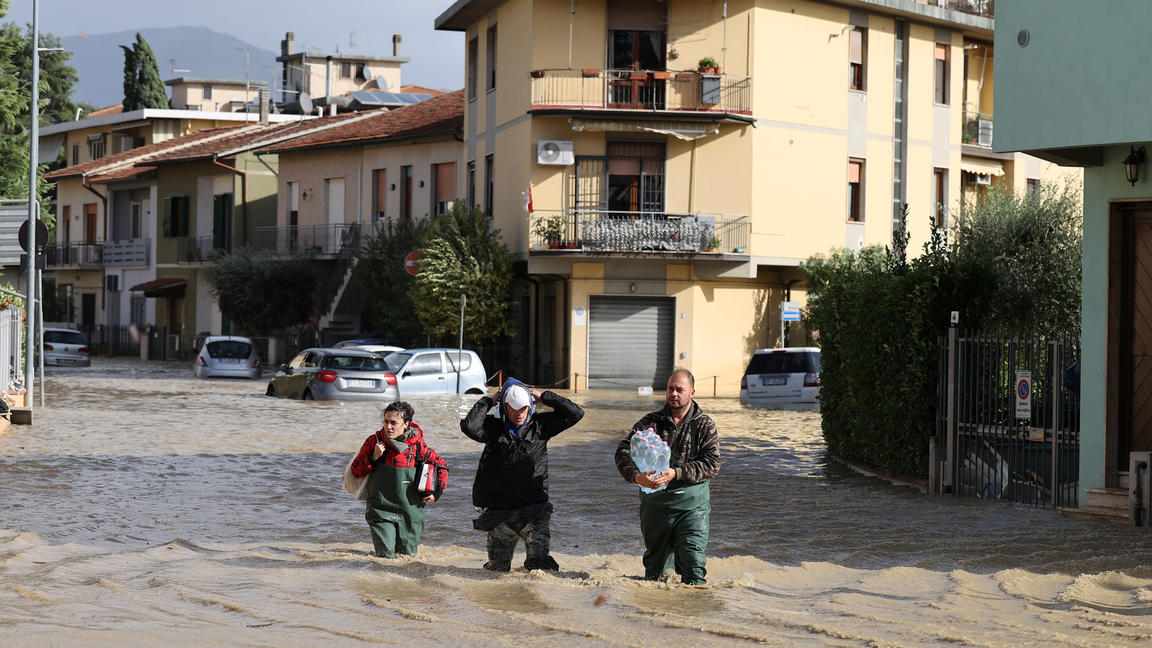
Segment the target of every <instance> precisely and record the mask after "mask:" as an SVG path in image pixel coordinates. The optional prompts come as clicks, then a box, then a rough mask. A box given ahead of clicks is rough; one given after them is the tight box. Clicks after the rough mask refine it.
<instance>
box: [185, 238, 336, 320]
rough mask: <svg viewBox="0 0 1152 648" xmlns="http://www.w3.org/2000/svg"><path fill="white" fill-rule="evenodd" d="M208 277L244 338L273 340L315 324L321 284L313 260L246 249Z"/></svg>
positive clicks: (219, 260) (219, 262) (223, 258)
mask: <svg viewBox="0 0 1152 648" xmlns="http://www.w3.org/2000/svg"><path fill="white" fill-rule="evenodd" d="M205 272H206V274H207V279H208V283H209V284H211V286H212V294H213V295H214V296H215V297H216V300H217V303H218V304H219V305H220V313H221V314H222V315H223V316H224V317H227V318H228V319H229V320H231V321H232V323H233V324H234V325H235V327H236V329H237V330H238V331H239V332H241V333H247V334H250V335H271V334H273V333H276V332H278V331H282V330H284V329H290V328H292V327H295V326H300V325H303V324H307V323H309V322H310V321H311V320H312V319H313V318H314V315H315V310H316V290H317V286H318V280H317V277H316V273H315V272H314V270H313V263H312V260H311V259H309V258H308V257H305V256H292V257H276V256H272V255H269V254H267V253H263V252H259V251H255V250H252V249H250V248H240V249H238V250H235V251H233V252H232V253H230V254H222V255H219V256H218V257H216V259H215V263H214V264H212V265H209V266H208V267H207V269H206V270H205Z"/></svg>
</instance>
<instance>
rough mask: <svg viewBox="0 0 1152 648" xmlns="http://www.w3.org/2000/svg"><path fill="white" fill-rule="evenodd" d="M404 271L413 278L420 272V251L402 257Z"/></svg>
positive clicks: (413, 251)
mask: <svg viewBox="0 0 1152 648" xmlns="http://www.w3.org/2000/svg"><path fill="white" fill-rule="evenodd" d="M404 269H405V270H406V271H408V274H410V275H412V276H413V277H415V276H416V273H417V272H420V250H412V251H411V252H409V253H408V255H407V256H405V257H404Z"/></svg>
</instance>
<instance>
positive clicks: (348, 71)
mask: <svg viewBox="0 0 1152 648" xmlns="http://www.w3.org/2000/svg"><path fill="white" fill-rule="evenodd" d="M340 78H341V79H351V78H352V62H351V61H341V62H340Z"/></svg>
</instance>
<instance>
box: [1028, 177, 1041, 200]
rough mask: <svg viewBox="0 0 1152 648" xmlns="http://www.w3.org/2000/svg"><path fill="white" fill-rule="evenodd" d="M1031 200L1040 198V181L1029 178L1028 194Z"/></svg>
mask: <svg viewBox="0 0 1152 648" xmlns="http://www.w3.org/2000/svg"><path fill="white" fill-rule="evenodd" d="M1027 196H1028V197H1029V198H1039V197H1040V180H1038V179H1036V178H1028V193H1027Z"/></svg>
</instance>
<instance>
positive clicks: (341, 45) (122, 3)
mask: <svg viewBox="0 0 1152 648" xmlns="http://www.w3.org/2000/svg"><path fill="white" fill-rule="evenodd" d="M39 4H40V18H39V27H40V30H41V31H45V32H50V33H53V34H55V35H57V36H61V37H63V36H69V35H78V34H105V33H112V32H120V31H125V30H134V29H142V28H146V27H177V26H181V25H202V26H205V27H208V28H210V29H212V30H214V31H218V32H222V33H225V34H230V35H232V36H235V37H237V38H239V39H242V40H244V41H246V42H248V43H249V44H251V45H255V46H257V47H260V48H263V49H267V50H271V51H273V52H279V51H280V41H281V40H282V39H283V38H284V33H285V32H289V31H291V32H295V33H296V42H297V44H298V45H297V47H304V46H307V47H308V48H309V49H316V50H321V51H335V50H337V49H339V51H341V52H359V53H364V54H383V55H388V54H391V53H392V34H401V35H402V36H403V39H404V40H403V44H402V46H401V48H402V49H401V55H402V56H408V57H410V58H411V59H412V61H411V62H410V63H408V64H407V65H405V66H404V82H405V83H418V84H421V85H425V86H430V87H434V88H445V89H454V88H459V87H462V86H463V84H464V35H463V34H461V33H459V32H438V31H436V30H435V29H433V23H434V21H435V19H436V16H438V15H439V14H440V13H441V12H443V11H444V10H445V9H447V8H448V7H449V6H451V4H452V2H451V0H319V1H318V0H308V1H304V0H271V1H269V0H264V1H260V0H255V1H251V0H250V1H247V2H246V1H245V0H194V1H189V0H97V1H93V0H40V3H39ZM32 7H33V0H12V1H11V6H10V7H9V11H8V15H7V16H6V17H5V18H4V20H13V21H16V22H17V23H21V24H23V23H28V22H31V20H32Z"/></svg>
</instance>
